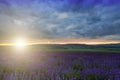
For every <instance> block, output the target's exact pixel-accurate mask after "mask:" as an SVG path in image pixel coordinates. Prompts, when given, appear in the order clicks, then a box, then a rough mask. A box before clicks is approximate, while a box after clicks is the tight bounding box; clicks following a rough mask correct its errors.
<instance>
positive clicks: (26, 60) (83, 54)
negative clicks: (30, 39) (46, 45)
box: [0, 47, 120, 80]
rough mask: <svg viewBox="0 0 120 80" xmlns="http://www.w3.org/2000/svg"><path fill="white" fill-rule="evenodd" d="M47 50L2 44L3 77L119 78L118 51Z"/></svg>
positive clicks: (44, 79)
mask: <svg viewBox="0 0 120 80" xmlns="http://www.w3.org/2000/svg"><path fill="white" fill-rule="evenodd" d="M86 49H88V48H86ZM45 50H46V49H40V50H39V48H37V49H36V48H33V47H31V48H30V49H26V50H23V51H22V50H14V49H13V48H10V47H7V48H6V47H4V48H3V47H1V48H0V80H120V54H119V53H120V52H119V51H117V52H112V51H113V50H112V51H108V49H107V50H106V51H105V52H104V51H100V52H99V51H96V50H93V51H84V50H83V51H82V49H80V50H76V51H75V50H72V49H71V50H66V49H64V50H63V49H61V51H60V49H59V50H54V51H52V50H48V49H47V50H46V51H45Z"/></svg>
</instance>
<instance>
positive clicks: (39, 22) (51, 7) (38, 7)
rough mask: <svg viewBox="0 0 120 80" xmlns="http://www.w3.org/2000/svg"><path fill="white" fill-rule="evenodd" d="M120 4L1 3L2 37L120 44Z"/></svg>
mask: <svg viewBox="0 0 120 80" xmlns="http://www.w3.org/2000/svg"><path fill="white" fill-rule="evenodd" d="M112 2H113V3H114V4H111V3H112ZM26 3H27V4H26ZM58 3H59V4H58ZM118 3H119V2H118ZM118 3H117V2H115V1H113V0H100V1H99V0H98V1H97V2H96V0H91V1H90V0H50V1H48V0H24V1H23V2H22V1H21V0H19V1H17V0H9V1H8V0H3V1H0V4H1V5H0V34H1V35H0V36H3V37H5V36H6V37H8V36H9V37H10V36H14V35H16V36H17V35H26V36H29V37H31V38H37V39H41V38H42V39H64V38H70V39H71V38H75V39H77V38H89V39H95V38H104V39H117V40H120V39H119V38H117V37H118V36H119V35H120V27H119V26H120V15H119V14H120V10H119V8H120V6H119V4H118ZM93 4H94V5H93ZM111 35H112V37H111Z"/></svg>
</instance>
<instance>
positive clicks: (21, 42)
mask: <svg viewBox="0 0 120 80" xmlns="http://www.w3.org/2000/svg"><path fill="white" fill-rule="evenodd" d="M15 46H16V47H17V48H24V47H25V46H26V42H25V40H24V39H17V40H16V41H15Z"/></svg>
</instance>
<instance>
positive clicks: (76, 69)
mask: <svg viewBox="0 0 120 80" xmlns="http://www.w3.org/2000/svg"><path fill="white" fill-rule="evenodd" d="M71 68H72V69H73V70H75V71H82V70H83V69H84V67H83V66H82V65H80V64H74V65H72V67H71Z"/></svg>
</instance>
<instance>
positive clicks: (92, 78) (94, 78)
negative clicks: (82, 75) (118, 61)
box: [86, 74, 108, 80]
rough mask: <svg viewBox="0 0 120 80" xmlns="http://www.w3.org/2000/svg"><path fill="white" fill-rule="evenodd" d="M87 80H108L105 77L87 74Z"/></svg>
mask: <svg viewBox="0 0 120 80" xmlns="http://www.w3.org/2000/svg"><path fill="white" fill-rule="evenodd" d="M86 79H87V80H108V78H107V76H105V75H100V74H99V75H97V74H87V75H86Z"/></svg>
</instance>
